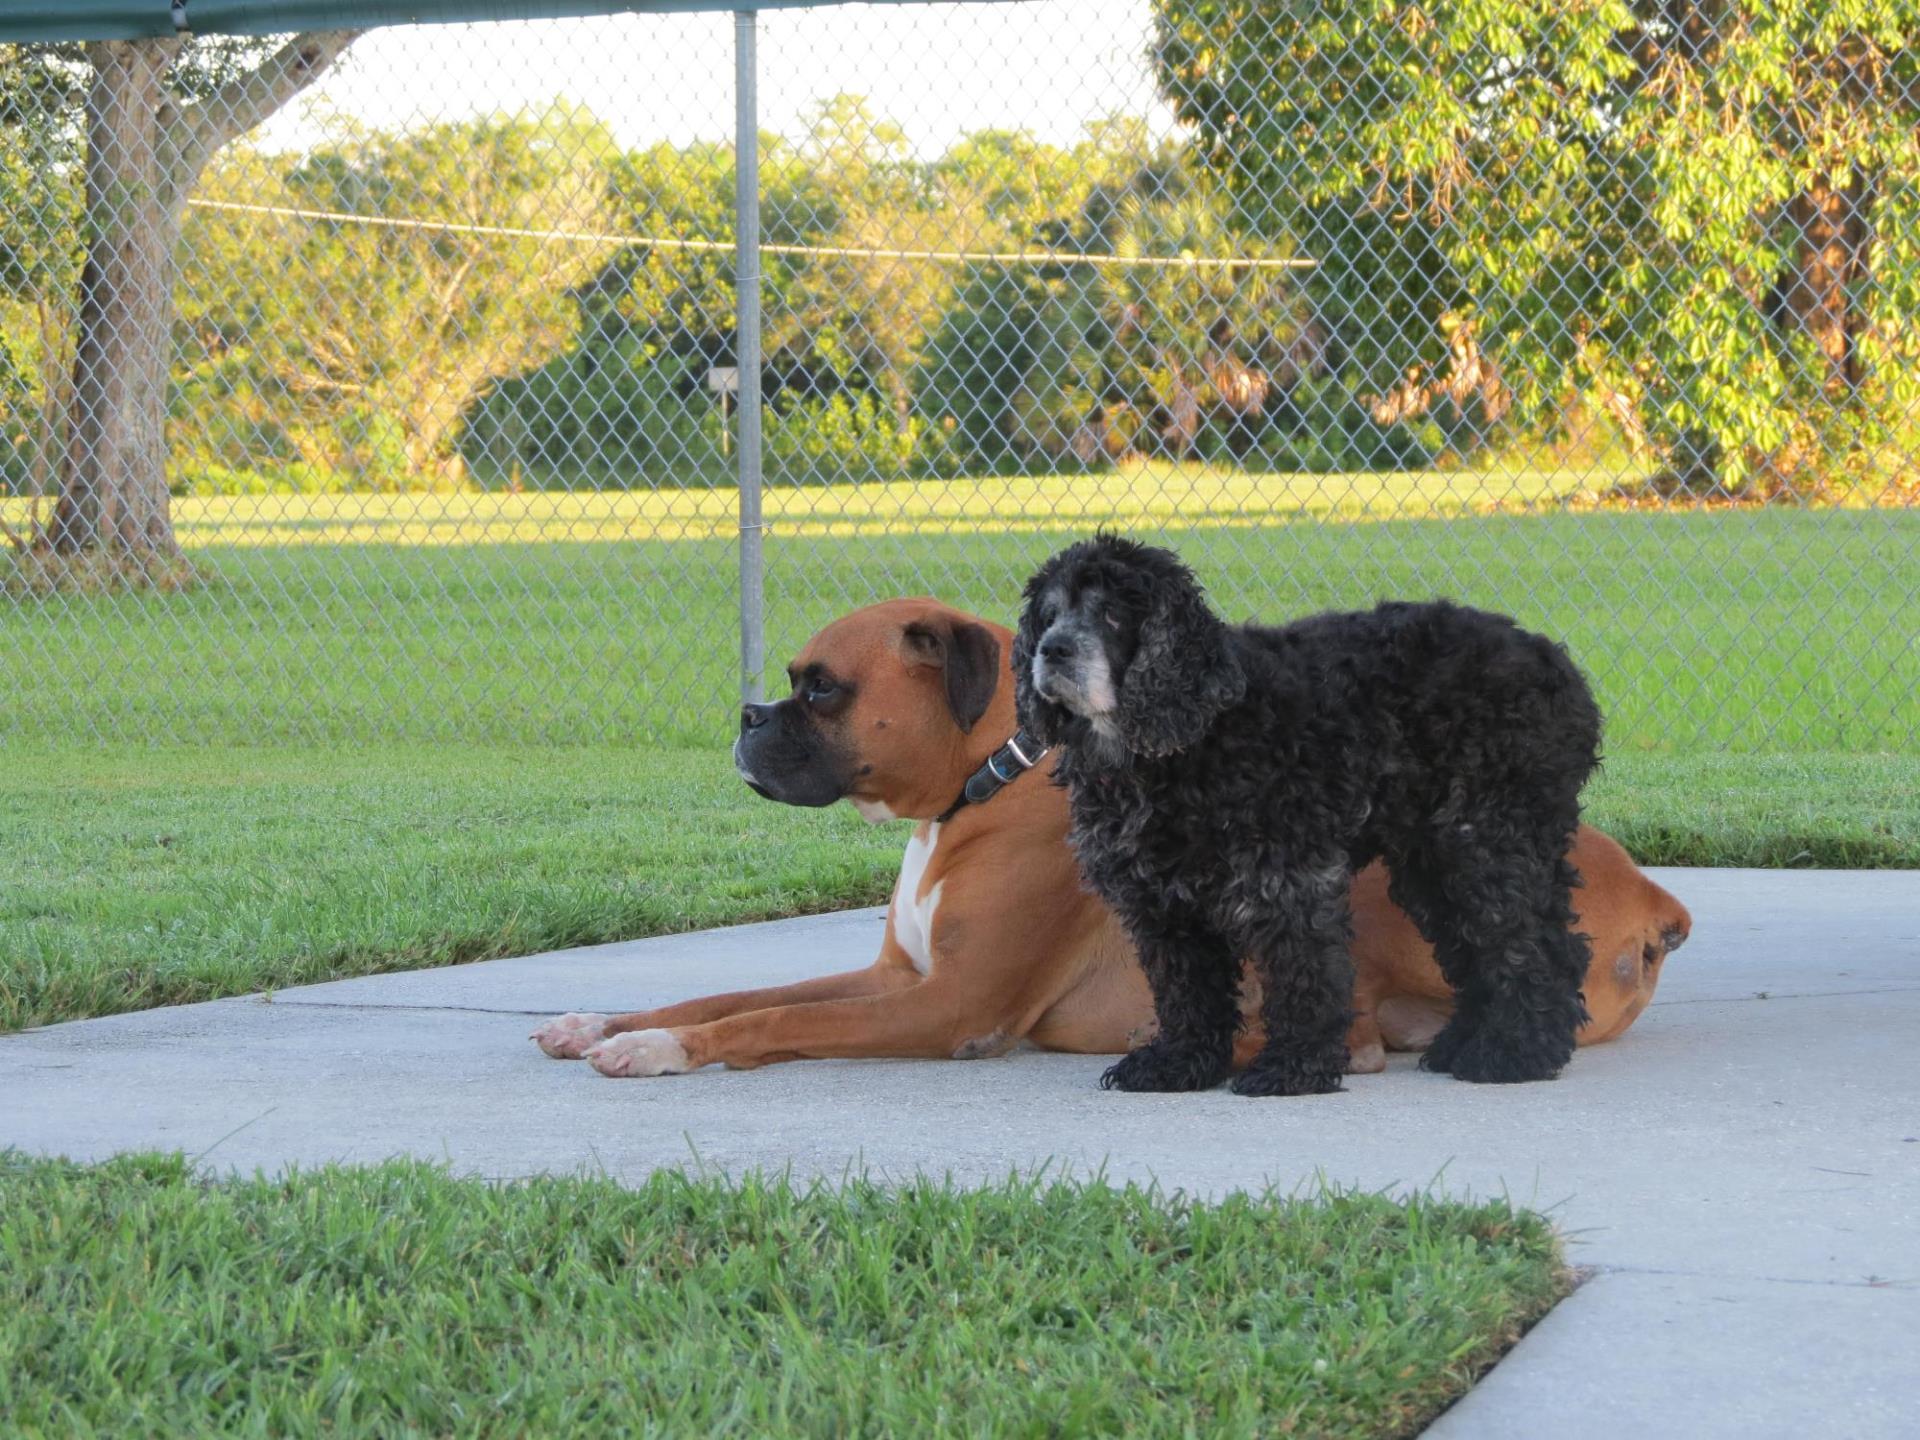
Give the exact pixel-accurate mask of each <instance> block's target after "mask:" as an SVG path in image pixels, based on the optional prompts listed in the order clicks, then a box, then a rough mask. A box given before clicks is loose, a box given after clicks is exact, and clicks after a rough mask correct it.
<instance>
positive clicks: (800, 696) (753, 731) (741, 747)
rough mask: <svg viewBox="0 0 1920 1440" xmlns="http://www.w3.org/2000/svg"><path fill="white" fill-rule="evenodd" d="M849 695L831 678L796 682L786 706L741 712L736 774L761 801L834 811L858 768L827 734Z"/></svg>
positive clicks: (778, 704)
mask: <svg viewBox="0 0 1920 1440" xmlns="http://www.w3.org/2000/svg"><path fill="white" fill-rule="evenodd" d="M850 699H851V693H850V692H849V691H847V690H846V689H845V688H844V687H843V686H841V685H840V684H838V682H836V681H835V680H833V678H832V677H831V676H828V675H826V674H824V673H822V672H812V673H806V674H802V675H800V676H797V677H796V678H795V680H794V689H793V694H792V695H790V696H789V697H788V698H786V699H785V700H780V701H776V702H774V703H772V704H764V705H743V706H741V707H740V738H739V739H737V740H735V741H734V742H733V768H734V769H735V770H737V771H739V772H740V778H741V779H742V780H744V781H746V782H747V784H748V785H749V786H751V787H752V789H753V791H754V793H755V794H757V795H762V796H764V797H765V798H767V799H769V800H778V801H779V802H780V803H781V804H783V805H807V806H814V807H818V806H822V805H831V804H833V802H834V801H836V800H839V799H841V798H842V797H843V796H845V795H846V793H847V791H848V789H849V788H850V787H851V785H852V782H853V771H854V765H853V761H852V759H851V757H850V756H849V755H848V754H847V753H846V750H845V747H844V746H843V745H842V744H841V743H840V742H839V741H838V740H837V739H836V738H835V737H834V736H832V735H830V734H828V733H827V731H826V729H825V728H823V726H824V725H825V723H827V722H830V721H831V720H832V718H833V716H835V715H837V714H838V713H839V712H840V711H841V710H843V709H844V708H845V707H846V705H847V703H848V701H849V700H850Z"/></svg>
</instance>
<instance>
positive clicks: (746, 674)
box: [733, 10, 767, 703]
mask: <svg viewBox="0 0 1920 1440" xmlns="http://www.w3.org/2000/svg"><path fill="white" fill-rule="evenodd" d="M756 19H757V15H756V12H754V11H752V10H736V11H735V12H734V15H733V56H734V65H733V68H734V81H733V83H734V125H733V158H734V209H733V224H734V232H733V233H734V269H733V291H734V365H735V367H736V374H737V375H738V382H737V383H738V384H739V387H740V393H739V396H738V403H737V404H736V406H735V407H734V414H735V416H736V417H737V421H736V423H737V424H738V425H739V427H740V428H739V432H738V434H739V440H740V446H739V450H738V467H739V468H738V475H739V483H740V699H741V701H742V703H749V702H752V701H755V700H758V699H760V698H761V674H762V672H763V671H764V670H765V668H766V657H767V637H766V614H765V610H766V589H765V586H766V577H765V573H764V569H763V565H764V557H763V555H762V546H761V541H762V538H763V536H764V535H765V533H766V532H765V529H764V527H763V526H762V523H761V519H760V117H759V94H758V78H759V76H758V66H757V65H756V63H755V59H754V23H755V20H756Z"/></svg>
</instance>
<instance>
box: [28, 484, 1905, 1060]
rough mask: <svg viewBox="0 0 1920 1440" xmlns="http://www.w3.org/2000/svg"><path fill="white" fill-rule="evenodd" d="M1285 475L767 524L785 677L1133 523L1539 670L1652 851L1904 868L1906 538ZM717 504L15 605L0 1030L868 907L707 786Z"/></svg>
mask: <svg viewBox="0 0 1920 1440" xmlns="http://www.w3.org/2000/svg"><path fill="white" fill-rule="evenodd" d="M1281 478H1284V483H1280V478H1276V477H1225V478H1223V477H1219V476H1212V477H1209V476H1208V475H1207V474H1205V473H1202V472H1191V473H1189V472H1185V471H1177V472H1168V473H1165V474H1160V473H1149V472H1142V473H1139V474H1130V475H1126V476H1122V477H1096V478H1094V479H1090V480H1087V481H1073V482H1068V481H1065V480H1062V479H1061V478H1060V477H1037V478H1033V479H1027V480H1006V481H994V482H978V483H974V482H969V483H968V484H966V485H961V486H955V487H947V488H943V487H941V486H938V485H928V486H925V487H920V488H917V489H914V488H910V487H898V486H893V487H889V486H880V487H840V489H837V490H826V489H823V490H819V491H813V490H806V491H782V492H780V493H779V495H778V496H777V497H776V501H775V502H770V503H772V505H773V508H772V510H771V511H770V513H771V514H773V515H774V517H775V519H776V527H775V529H774V531H773V533H772V534H771V536H770V537H769V539H768V542H767V586H768V596H769V603H768V612H769V642H768V651H769V659H770V661H771V666H770V669H771V670H773V671H774V672H775V674H776V676H777V670H778V667H779V665H780V663H781V662H782V661H783V660H784V659H785V658H786V657H787V656H788V655H790V654H792V653H793V651H794V650H795V649H796V648H797V647H798V646H799V644H800V643H801V641H802V640H804V638H805V637H806V636H807V635H808V634H809V633H810V632H811V631H812V630H814V629H815V628H817V627H818V626H819V625H820V624H822V623H824V622H825V621H826V620H828V619H831V618H832V617H834V616H835V615H837V614H839V613H841V612H842V611H843V610H845V609H847V608H849V607H850V606H852V605H854V604H857V603H862V602H865V601H868V600H871V599H876V598H880V597H884V596H890V595H898V594H915V593H933V594H937V595H940V596H942V597H943V598H946V599H949V600H951V601H953V602H955V603H957V604H961V605H965V606H967V607H970V608H973V609H975V610H977V611H979V612H981V613H983V614H986V615H989V616H997V617H1000V618H1003V619H1010V618H1011V616H1012V612H1013V609H1014V606H1015V602H1016V597H1017V595H1018V591H1019V586H1020V583H1021V581H1022V580H1023V578H1024V577H1025V575H1026V574H1027V573H1028V571H1029V570H1030V568H1031V567H1032V566H1033V565H1034V564H1035V563H1036V562H1037V561H1038V560H1039V559H1040V558H1042V557H1043V556H1044V555H1045V554H1046V553H1048V551H1049V550H1051V549H1052V548H1053V547H1054V546H1055V545H1057V544H1058V543H1060V542H1061V541H1062V540H1064V539H1068V538H1071V537H1073V536H1075V535H1078V534H1080V533H1084V529H1085V528H1086V527H1087V526H1089V525H1090V524H1091V523H1092V522H1094V521H1120V522H1124V523H1126V524H1128V525H1129V526H1130V527H1132V528H1134V529H1136V530H1140V531H1146V532H1151V533H1158V534H1160V535H1161V536H1162V538H1165V539H1168V540H1169V541H1171V542H1173V543H1176V544H1178V545H1179V546H1180V547H1181V548H1182V549H1183V550H1184V551H1185V552H1186V553H1187V554H1188V555H1189V556H1190V557H1192V558H1193V559H1195V560H1196V562H1197V564H1198V568H1199V569H1200V571H1201V572H1202V575H1203V577H1204V578H1205V579H1207V580H1208V581H1209V582H1210V583H1211V584H1212V586H1213V587H1214V592H1215V595H1216V597H1217V599H1218V600H1219V603H1220V604H1221V607H1222V609H1224V610H1225V611H1227V612H1228V613H1229V614H1230V615H1232V616H1235V617H1243V616H1247V615H1252V614H1260V615H1266V616H1284V615H1288V614H1293V613H1298V612H1301V611H1304V610H1308V609H1312V608H1317V607H1323V606H1331V605H1352V604H1362V603H1366V602H1368V601H1371V600H1373V599H1376V598H1379V597H1382V596H1386V595H1430V594H1434V593H1446V594H1451V595H1455V596H1458V597H1460V598H1463V599H1465V600H1469V601H1473V602H1477V603H1480V604H1485V605H1491V606H1495V607H1498V608H1502V609H1506V610H1509V611H1512V612H1513V613H1515V614H1516V615H1518V616H1519V617H1520V618H1521V619H1522V620H1523V621H1525V622H1527V623H1529V624H1532V625H1534V626H1537V627H1539V628H1542V629H1544V630H1546V631H1548V632H1549V633H1551V634H1554V635H1557V636H1560V637H1563V638H1564V639H1566V640H1567V642H1568V643H1569V645H1570V646H1571V647H1572V649H1573V651H1574V653H1575V655H1576V657H1577V658H1578V659H1579V660H1580V661H1581V662H1582V664H1583V665H1584V666H1585V667H1586V668H1587V670H1588V671H1589V673H1590V674H1591V675H1592V676H1593V679H1594V683H1595V687H1596V689H1597V691H1598V692H1599V694H1600V697H1601V700H1602V703H1603V705H1604V707H1605V709H1606V711H1607V716H1608V725H1607V751H1608V755H1609V764H1608V767H1607V771H1606V773H1605V775H1604V776H1603V777H1602V779H1601V780H1600V781H1599V782H1597V784H1596V785H1595V787H1594V789H1593V791H1592V792H1591V801H1592V807H1591V813H1592V817H1593V818H1594V819H1595V820H1596V821H1597V822H1598V823H1600V824H1601V825H1603V826H1605V827H1607V828H1610V829H1612V830H1613V831H1614V832H1615V833H1616V834H1618V835H1619V836H1620V838H1621V839H1622V840H1624V841H1625V842H1626V843H1627V845H1628V847H1629V848H1630V849H1631V850H1633V852H1634V853H1635V854H1636V855H1637V856H1639V857H1640V858H1641V859H1642V860H1643V861H1647V862H1654V863H1662V862H1664V863H1690V864H1755V865H1787V864H1799V865H1914V864H1920V799H1917V798H1916V797H1917V796H1920V784H1916V780H1917V779H1920V761H1917V760H1916V758H1915V756H1916V753H1917V752H1920V734H1916V730H1915V726H1916V723H1917V717H1920V625H1916V623H1915V619H1914V617H1915V615H1916V614H1920V560H1917V559H1916V557H1920V512H1913V511H1890V510H1879V511H1865V510H1819V511H1779V510H1769V511H1733V512H1723V513H1711V514H1708V513H1690V514H1667V515H1660V514H1637V513H1636V514H1624V513H1608V512H1603V513H1597V514H1584V515H1572V514H1552V515H1487V514H1477V515H1464V516H1463V515H1459V514H1455V515H1454V516H1453V518H1438V517H1439V516H1440V515H1441V514H1443V513H1446V512H1449V510H1450V509H1452V510H1457V509H1459V508H1460V507H1462V506H1471V505H1484V504H1485V503H1487V502H1488V501H1489V500H1490V499H1493V498H1497V495H1496V494H1495V492H1493V491H1490V490H1489V489H1488V486H1489V485H1491V484H1493V483H1494V480H1495V479H1498V477H1494V479H1490V478H1489V477H1487V476H1477V477H1460V478H1458V479H1457V480H1456V479H1455V478H1451V477H1434V476H1416V477H1392V476H1387V477H1366V478H1367V483H1368V485H1369V486H1371V488H1370V489H1366V490H1365V492H1364V494H1363V493H1361V491H1360V490H1358V489H1356V488H1355V485H1354V481H1353V479H1352V477H1312V476H1306V477H1299V476H1296V477H1281ZM1522 478H1524V477H1522ZM1500 483H1502V484H1505V483H1507V482H1506V481H1500ZM1512 483H1513V485H1514V487H1515V488H1514V490H1513V494H1514V495H1515V496H1517V497H1518V498H1520V499H1522V500H1524V499H1528V498H1530V497H1531V496H1532V494H1533V491H1532V490H1530V489H1528V488H1527V486H1526V485H1524V484H1521V483H1520V481H1519V480H1515V481H1513V482H1512ZM1456 484H1458V485H1464V486H1467V487H1468V488H1469V490H1471V494H1467V493H1465V492H1462V493H1461V494H1455V493H1454V492H1453V489H1451V488H1450V487H1453V486H1455V485H1456ZM992 486H998V487H999V490H998V491H994V490H993V489H991V488H990V487H992ZM1476 487H1477V488H1476ZM1534 488H1536V489H1537V488H1538V487H1537V486H1536V487H1534ZM1356 496H1358V497H1359V498H1358V499H1357V500H1356V498H1355V497H1356ZM1362 502H1364V503H1362ZM729 503H730V500H729V497H727V496H725V495H717V494H714V493H711V492H691V491H687V492H680V491H676V492H668V493H665V494H663V495H658V496H644V495H643V496H617V495H616V496H608V495H586V496H564V495H562V496H553V495H534V496H510V495H444V496H442V495H426V496H416V495H406V496H390V497H368V496H348V497H327V498H322V499H314V498H305V499H303V498H299V497H290V496H266V497H259V498H257V499H249V500H231V501H211V500H210V501H195V502H181V506H180V510H181V517H180V518H181V523H182V531H183V535H184V537H185V539H186V540H187V542H188V545H189V549H190V553H191V554H192V555H193V557H194V560H195V563H196V564H197V565H198V566H199V567H200V569H201V571H202V573H203V575H204V576H205V580H206V583H205V584H204V585H202V586H201V587H199V588H197V589H195V590H192V591H189V592H187V593H182V594H169V595H155V594H141V595H121V596H111V597H100V596H87V595H65V596H60V597H56V598H52V599H28V600H23V599H19V598H15V597H9V596H7V595H6V594H5V593H4V592H0V626H4V640H5V643H4V645H0V736H5V737H7V738H8V743H9V749H8V750H7V752H6V755H5V764H4V767H0V856H4V860H3V861H0V1028H18V1027H19V1026H22V1025H26V1024H34V1023H43V1022H46V1021H50V1020H56V1019H65V1018H72V1017H75V1016H82V1015H91V1014H100V1013H106V1012H111V1011H115V1010H123V1009H128V1008H133V1007H139V1006H145V1005H153V1004H161V1003H167V1002H172V1001H180V1000H189V999H200V998H206V997H209V996H215V995H227V994H234V993H239V992H244V991H248V990H254V989H259V988H262V987H271V986H279V985H287V984H292V983H296V982H300V981H305V980H317V979H323V978H327V977H330V976H336V975H346V974H357V973H366V972H371V971H376V970H387V969H396V968H404V967H409V966H416V965H431V964H447V963H455V962H458V961H462V960H470V959H476V958H481V957H488V956H495V955H503V954H510V953H514V952H524V951H528V950H534V949H540V948H545V947H553V946H563V945H570V944H578V943H583V942H589V941H598V940H610V939H615V938H622V937H627V936H633V935H639V934H649V933H658V932H660V931H665V930H674V929H681V928H688V927H694V926H700V925H708V924H719V923H723V922H727V921H734V920H743V919H750V918H759V917H765V916H772V915H780V914H788V913H794V912H799V911H806V910H817V909H821V908H825V907H832V906H839V905H845V904H849V903H854V902H861V901H878V900H880V899H882V898H883V897H884V895H885V893H886V889H887V885H888V882H889V880H890V879H891V875H892V870H893V867H894V865H895V864H896V863H897V859H898V855H899V849H900V846H901V843H902V838H901V836H900V835H899V834H898V833H897V831H896V830H892V829H888V830H880V831H869V830H866V829H864V828H862V827H860V826H858V825H857V823H856V822H855V821H854V820H853V818H852V817H851V816H850V815H845V814H841V813H837V812H836V813H832V814H826V815H822V814H817V813H811V812H809V813H804V814H802V813H797V812H792V811H783V810H780V809H778V808H776V807H774V806H771V805H768V804H766V803H764V802H761V801H758V800H755V799H754V798H753V797H752V796H751V795H749V794H748V793H747V791H746V790H745V789H744V788H742V787H741V786H740V785H739V784H738V783H737V782H736V781H735V780H734V779H733V777H732V775H731V772H730V769H729V766H728V763H727V759H726V753H725V744H726V740H727V738H728V735H729V732H730V729H731V726H732V716H733V700H734V696H735V695H736V694H737V678H736V675H737V670H736V667H737V664H738V661H737V656H738V641H737V635H736V632H735V629H734V625H735V599H734V590H733V582H734V568H733V567H734V556H733V550H732V547H731V545H730V544H729V543H728V542H727V541H725V540H722V539H715V538H712V537H713V536H714V535H716V534H717V533H719V532H720V531H721V530H722V529H723V528H724V526H725V523H726V520H725V517H726V514H727V505H728V504H729ZM1356 506H1357V507H1358V508H1355V507H1356ZM1403 508H1404V509H1407V510H1411V511H1413V512H1414V513H1417V514H1419V515H1422V516H1424V517H1426V518H1419V519H1393V518H1388V517H1391V516H1393V515H1395V514H1397V513H1400V511H1401V510H1402V509H1403ZM1056 515H1064V516H1065V517H1066V518H1067V520H1070V521H1071V522H1072V523H1071V525H1066V524H1063V525H1062V526H1061V527H1060V528H1057V529H1049V528H1048V524H1049V522H1050V520H1051V519H1052V517H1054V516H1056ZM1329 516H1333V517H1347V518H1334V519H1329V518H1328V517H1329ZM1250 519H1251V520H1254V521H1259V522H1261V523H1249V520H1250ZM674 526H679V527H681V528H680V529H679V530H678V531H675V530H674V529H673V527H674ZM961 526H965V527H968V531H967V533H958V531H957V530H956V528H955V527H961ZM782 527H784V528H782ZM663 530H664V531H666V532H667V533H678V534H682V535H684V536H685V537H686V538H682V539H679V540H672V541H669V540H663V539H658V538H646V537H649V536H655V535H658V534H659V533H661V532H662V531H663ZM950 532H951V533H950ZM0 563H4V562H0ZM129 741H132V742H135V743H132V744H129V743H127V742H129ZM102 742H106V743H102Z"/></svg>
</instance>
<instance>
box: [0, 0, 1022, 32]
mask: <svg viewBox="0 0 1920 1440" xmlns="http://www.w3.org/2000/svg"><path fill="white" fill-rule="evenodd" d="M846 3H850V0H756V3H755V4H754V5H753V6H752V7H751V8H752V9H755V10H788V9H804V8H809V7H815V6H821V5H839V4H846ZM862 3H865V4H878V5H914V4H925V3H928V0H862ZM961 3H964V4H973V5H981V4H1008V3H1014V0H961ZM740 8H741V7H740V6H738V5H736V4H728V3H725V0H626V3H620V0H8V3H7V5H6V6H5V9H4V12H0V40H10V41H18V42H33V41H41V40H138V39H145V38H152V37H154V36H163V35H175V34H179V33H182V32H192V33H194V34H198V35H281V34H285V33H287V32H289V31H295V30H364V29H368V28H370V27H372V26H376V25H459V24H466V23H469V22H473V21H485V20H556V19H565V18H579V17H583V16H591V15H630V14H650V13H652V14H661V13H668V12H687V11H699V10H737V9H740Z"/></svg>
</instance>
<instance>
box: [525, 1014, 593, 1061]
mask: <svg viewBox="0 0 1920 1440" xmlns="http://www.w3.org/2000/svg"><path fill="white" fill-rule="evenodd" d="M607 1019H608V1017H607V1016H605V1015H595V1014H592V1013H590V1012H587V1011H580V1010H576V1011H574V1012H572V1013H571V1014H567V1015H562V1016H560V1017H559V1018H557V1019H554V1020H549V1021H548V1022H547V1023H546V1024H544V1025H542V1026H541V1027H540V1028H539V1029H538V1030H536V1031H534V1032H533V1034H532V1035H530V1036H528V1037H527V1038H528V1039H530V1040H532V1041H533V1042H534V1043H535V1044H537V1045H538V1046H539V1047H540V1048H541V1049H542V1050H544V1051H546V1052H547V1054H549V1055H551V1056H552V1057H553V1058H554V1059H556V1060H578V1059H579V1058H580V1057H581V1056H582V1055H584V1054H586V1053H587V1051H589V1050H590V1049H592V1048H593V1047H594V1046H595V1045H597V1044H599V1043H600V1042H601V1041H602V1040H604V1039H606V1036H607Z"/></svg>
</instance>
